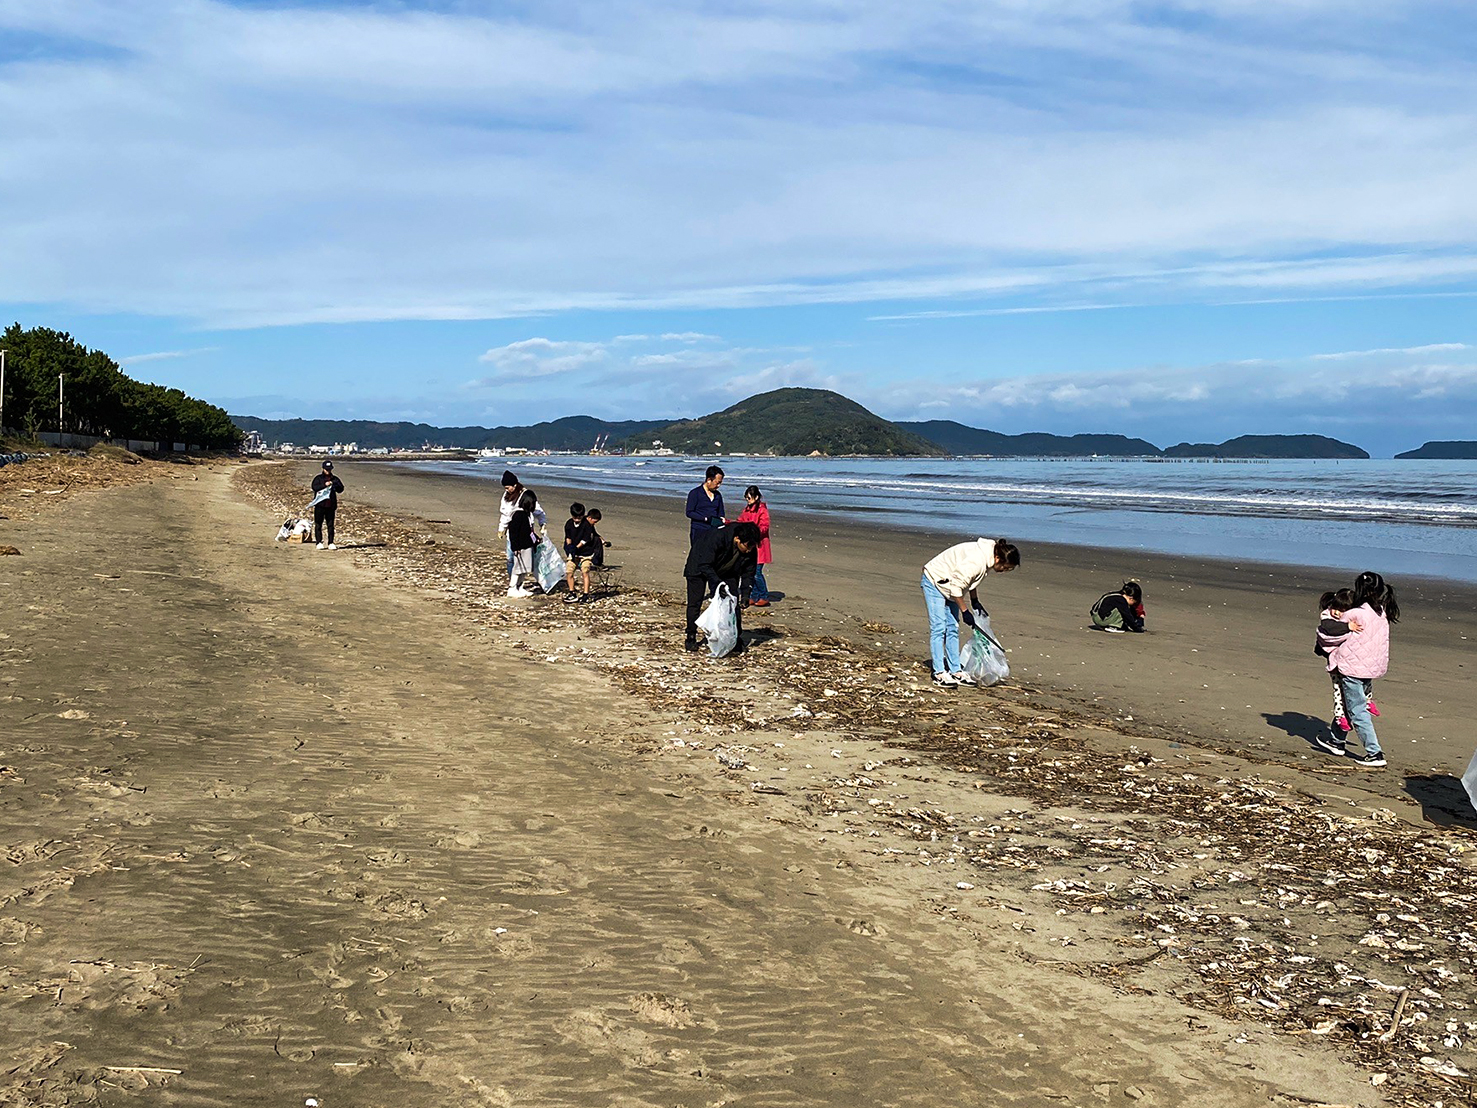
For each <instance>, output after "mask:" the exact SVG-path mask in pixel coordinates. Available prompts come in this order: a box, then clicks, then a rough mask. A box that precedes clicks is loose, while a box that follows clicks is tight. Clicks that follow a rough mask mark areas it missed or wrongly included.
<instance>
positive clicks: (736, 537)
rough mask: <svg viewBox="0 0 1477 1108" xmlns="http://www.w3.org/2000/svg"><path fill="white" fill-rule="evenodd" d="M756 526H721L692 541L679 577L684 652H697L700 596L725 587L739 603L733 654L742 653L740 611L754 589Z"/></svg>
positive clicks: (757, 544) (741, 613) (745, 524)
mask: <svg viewBox="0 0 1477 1108" xmlns="http://www.w3.org/2000/svg"><path fill="white" fill-rule="evenodd" d="M759 539H760V535H759V525H758V524H755V523H725V524H723V525H722V526H721V527H714V528H712V529H711V530H708V531H704V532H703V533H702V534H701V535H699V536H697V538H696V539H695V540H693V544H692V549H691V550H690V551H689V552H688V555H687V566H686V567H685V568H684V569H683V571H682V575H683V576H684V577H685V578H686V579H687V639H686V642H685V643H684V644H683V645H684V647H685V648H686V649H687V650H697V649H698V644H697V617H698V612H699V611H700V610H701V609H702V606H703V597H704V596H706V595H707V594H708V592H709V591H710V590H711V591H712V592H714V593H716V592H717V591H718V586H719V585H727V586H728V588H729V591H731V592H732V593H733V594H734V595H735V596H736V597H738V602H739V641H738V645H737V646H736V647H734V648H733V652H734V653H735V654H738V653H741V652H742V651H743V650H744V640H743V630H744V628H743V609H744V608H746V607H747V606H748V603H749V592H750V590H751V589H753V587H754V566H755V565H756V564H757V562H756V561H755V559H756V558H757V557H758V550H759Z"/></svg>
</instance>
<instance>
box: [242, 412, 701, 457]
mask: <svg viewBox="0 0 1477 1108" xmlns="http://www.w3.org/2000/svg"><path fill="white" fill-rule="evenodd" d="M231 418H232V419H233V420H234V421H235V423H236V426H237V427H240V428H241V430H243V431H258V432H260V433H261V436H262V438H264V439H266V441H267V442H268V443H271V444H273V445H280V444H282V443H284V442H290V443H293V444H295V445H297V446H312V445H315V444H317V445H322V446H332V445H333V444H334V443H349V442H352V443H357V444H358V445H359V447H360V449H362V450H374V449H377V448H380V447H386V448H388V449H390V450H415V449H418V448H419V447H422V446H425V445H427V444H430V445H432V446H449V447H453V448H456V449H461V450H481V449H483V448H484V447H494V446H520V447H523V448H525V449H527V450H589V449H590V448H591V447H592V446H594V445H595V440H596V439H602V440H603V439H605V438H606V437H607V436H608V437H609V439H610V441H611V442H612V443H614V442H616V441H618V440H621V439H624V438H626V437H628V436H630V435H636V434H640V433H641V432H643V431H650V430H652V429H653V428H657V427H666V426H667V425H668V424H669V423H671V422H672V421H671V420H669V419H628V420H624V421H621V422H615V423H612V422H610V421H608V420H604V419H596V418H595V417H594V416H565V417H564V418H563V419H555V420H550V421H548V422H545V423H535V424H532V425H531V426H528V427H432V426H431V425H430V424H428V423H375V422H372V421H370V420H363V419H258V418H257V417H256V416H244V415H233V416H232V417H231Z"/></svg>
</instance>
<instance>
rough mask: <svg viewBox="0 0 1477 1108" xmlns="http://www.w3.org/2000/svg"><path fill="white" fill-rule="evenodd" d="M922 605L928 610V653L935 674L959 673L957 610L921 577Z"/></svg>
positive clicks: (930, 582) (928, 581)
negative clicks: (931, 658)
mask: <svg viewBox="0 0 1477 1108" xmlns="http://www.w3.org/2000/svg"><path fill="white" fill-rule="evenodd" d="M922 585H923V606H924V607H925V608H927V609H928V650H929V653H930V654H932V655H933V672H934V673H958V672H959V608H958V607H957V606H956V605H955V603H954V602H953V601H952V600H950V599H949V598H948V597H946V596H944V594H943V593H941V592H939V587H938V586H937V585H935V584H934V583H933V582H932V581H930V580H929V579H928V574H926V573H925V574H924V575H923V580H922Z"/></svg>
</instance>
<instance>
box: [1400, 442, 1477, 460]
mask: <svg viewBox="0 0 1477 1108" xmlns="http://www.w3.org/2000/svg"><path fill="white" fill-rule="evenodd" d="M1395 457H1397V458H1440V459H1442V460H1443V461H1454V460H1458V459H1466V458H1477V442H1467V441H1463V440H1461V439H1457V440H1456V441H1447V442H1439V441H1437V442H1428V443H1426V444H1425V445H1424V446H1420V447H1417V448H1416V449H1414V450H1407V451H1406V452H1405V453H1404V454H1396V455H1395Z"/></svg>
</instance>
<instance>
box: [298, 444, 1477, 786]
mask: <svg viewBox="0 0 1477 1108" xmlns="http://www.w3.org/2000/svg"><path fill="white" fill-rule="evenodd" d="M299 470H300V472H306V469H304V468H302V467H299ZM351 471H352V472H355V473H361V472H362V473H364V474H365V477H364V478H363V479H358V480H359V481H360V486H361V487H360V490H359V491H358V492H354V491H353V490H351V493H350V495H351V496H361V497H364V498H365V499H366V501H367V502H369V503H373V504H374V505H376V506H378V507H381V508H384V509H386V510H389V511H393V512H399V513H408V514H412V515H417V516H420V517H422V518H426V517H431V518H438V519H447V520H450V521H451V523H450V525H449V527H450V532H451V534H454V535H456V536H457V537H458V538H459V539H460V541H464V542H469V543H475V544H479V545H484V546H491V545H494V544H495V536H494V532H495V529H496V500H497V496H498V495H499V494H500V488H499V487H498V486H496V485H492V486H491V487H488V486H489V484H490V483H489V482H487V481H485V480H479V479H476V478H472V477H462V476H457V475H450V474H440V473H432V472H427V471H423V470H416V469H409V468H390V467H383V466H376V467H374V468H373V469H372V470H359V469H358V468H357V467H352V468H351V467H347V466H346V467H345V474H347V473H349V472H351ZM535 488H536V491H537V492H538V493H539V494H540V497H541V500H542V503H543V504H544V507H545V510H546V511H547V513H548V514H549V517H550V520H551V523H552V524H553V525H554V526H555V528H556V533H557V528H558V527H560V526H562V521H563V518H564V514H565V513H564V509H565V508H566V507H567V505H568V503H569V502H570V501H571V500H573V499H580V500H583V501H584V502H585V503H586V504H587V505H599V506H600V507H601V508H602V509H603V510H604V511H605V515H606V518H605V521H604V524H603V525H602V529H601V530H602V533H603V534H604V535H605V537H606V538H607V539H609V540H611V541H612V542H614V543H615V544H616V545H615V547H614V548H613V549H612V550H611V551H610V552H609V553H608V558H609V560H610V561H612V562H619V563H621V564H622V565H623V566H624V567H625V569H624V572H625V573H626V575H627V577H628V579H629V580H630V581H632V582H636V583H641V584H643V585H647V586H649V587H655V588H659V589H663V590H665V591H669V592H675V591H677V589H678V588H679V587H680V580H681V578H680V575H681V564H682V560H683V559H684V558H685V556H686V549H687V539H686V520H685V518H684V517H683V516H682V514H681V505H680V503H676V504H673V503H669V502H668V501H667V500H666V499H665V498H661V497H650V496H644V495H639V494H632V493H608V492H592V491H590V490H581V489H577V488H568V487H560V486H556V485H546V486H542V487H539V486H536V487H535ZM771 511H772V512H773V513H774V526H775V563H774V566H773V569H772V570H771V571H770V572H769V573H767V576H768V577H769V578H770V587H771V588H772V589H774V590H776V591H777V592H780V593H782V594H789V595H788V596H787V597H786V599H783V600H781V601H779V602H778V603H776V604H775V605H774V607H772V608H771V609H769V610H768V614H758V613H757V611H755V612H751V614H750V617H749V620H748V623H747V626H750V627H757V626H760V625H762V621H764V620H768V621H770V622H771V623H775V622H779V623H783V622H785V621H786V620H792V619H803V620H805V621H808V622H809V623H812V624H814V625H815V626H816V627H822V628H824V629H825V632H826V633H828V634H832V635H836V636H837V637H840V638H843V639H847V640H848V641H853V642H858V643H862V642H865V643H866V644H867V645H868V646H869V647H871V648H872V649H878V646H877V644H878V643H879V642H880V643H881V649H884V650H886V651H887V652H889V653H898V654H901V655H902V656H905V657H908V658H910V659H912V660H914V661H916V662H917V663H918V664H919V665H920V666H923V669H924V671H925V672H926V665H925V664H924V663H925V661H926V659H927V656H928V648H927V638H926V621H925V619H924V615H923V608H922V603H921V600H920V598H919V596H918V585H917V577H918V573H919V572H920V570H919V568H917V567H921V566H922V564H923V562H924V561H926V560H927V559H928V558H929V557H931V556H932V555H933V554H934V553H937V551H938V550H940V549H942V548H943V547H945V546H947V545H950V544H952V543H954V542H959V541H962V540H963V539H965V538H969V537H973V536H961V535H957V534H949V533H944V532H928V531H912V530H903V529H899V528H890V527H888V526H886V525H885V524H882V523H879V522H878V521H876V520H874V519H871V518H868V519H866V520H865V532H861V531H860V530H859V529H857V528H849V527H847V526H845V525H844V524H843V523H841V522H839V521H831V520H825V519H818V518H813V519H804V518H799V519H797V518H794V517H792V516H790V515H788V514H787V513H785V511H784V509H783V506H782V505H779V506H777V505H773V504H772V505H771ZM1004 537H1010V536H1008V535H1007V536H1004ZM1022 555H1023V565H1022V568H1021V570H1019V571H1018V572H1016V573H1013V574H1010V575H1008V576H1006V577H1002V578H992V579H990V580H988V581H987V582H986V586H985V589H984V590H983V594H982V599H983V600H984V603H985V605H986V606H987V607H988V608H989V609H990V612H991V614H992V617H993V622H994V625H995V629H996V631H997V633H998V634H999V636H1000V638H1001V639H1002V641H1003V642H1004V643H1005V645H1006V646H1007V647H1008V648H1009V650H1010V661H1011V667H1012V671H1013V683H1014V684H1015V685H1016V686H1017V687H1020V688H1024V689H1026V690H1028V691H1029V693H1030V695H1032V696H1033V697H1036V698H1039V702H1040V703H1041V704H1042V705H1043V706H1045V707H1055V708H1062V707H1071V708H1074V709H1076V710H1079V711H1082V712H1084V713H1088V714H1097V715H1102V716H1104V717H1106V718H1107V719H1110V720H1111V719H1121V720H1124V721H1131V722H1132V723H1133V725H1134V727H1135V728H1137V729H1145V730H1148V731H1151V732H1152V733H1154V734H1157V735H1160V736H1161V737H1165V738H1176V737H1180V738H1183V737H1191V738H1193V739H1194V740H1196V741H1199V742H1203V743H1205V744H1207V745H1209V746H1212V747H1214V748H1216V749H1221V750H1225V751H1228V752H1234V753H1237V754H1242V755H1246V756H1251V757H1256V758H1260V759H1266V760H1271V761H1279V762H1283V763H1286V764H1290V765H1296V766H1300V767H1302V768H1305V769H1307V770H1309V771H1311V772H1315V773H1319V774H1329V773H1334V772H1338V773H1342V772H1344V767H1343V766H1342V765H1341V764H1340V763H1338V762H1337V761H1335V760H1331V759H1328V758H1327V757H1326V756H1323V755H1318V754H1316V753H1314V752H1312V748H1311V746H1310V744H1309V743H1308V742H1307V738H1309V737H1311V735H1312V734H1313V733H1314V730H1315V729H1317V728H1319V727H1322V726H1324V725H1326V722H1327V716H1328V715H1329V714H1330V711H1329V695H1328V684H1329V681H1328V678H1327V676H1326V675H1325V673H1324V671H1323V670H1322V669H1321V667H1320V663H1319V661H1318V659H1316V658H1315V657H1314V655H1313V653H1312V645H1311V644H1312V628H1313V626H1314V623H1315V622H1316V616H1317V613H1316V611H1315V610H1314V607H1315V605H1316V604H1317V597H1318V595H1319V593H1321V592H1322V591H1323V590H1324V589H1326V588H1335V587H1340V586H1342V585H1345V584H1347V583H1348V579H1349V578H1350V577H1351V576H1352V575H1350V574H1348V573H1347V572H1346V571H1340V570H1326V571H1319V570H1310V569H1306V568H1303V567H1293V566H1285V565H1278V564H1276V563H1274V562H1270V561H1262V560H1252V559H1247V560H1245V561H1234V562H1233V561H1221V560H1217V559H1209V558H1187V557H1182V556H1176V555H1163V554H1149V553H1143V552H1137V551H1131V552H1125V551H1115V550H1107V549H1100V548H1092V547H1075V546H1064V545H1060V544H1049V543H1031V544H1029V545H1028V546H1025V547H1023V549H1022ZM1370 568H1373V569H1377V570H1379V571H1380V572H1382V573H1384V574H1385V576H1386V577H1387V578H1388V579H1389V580H1391V581H1392V583H1394V584H1395V586H1396V588H1397V590H1398V593H1399V596H1400V601H1401V608H1402V613H1403V618H1402V620H1401V622H1400V623H1399V624H1398V625H1397V627H1396V629H1395V636H1394V647H1393V650H1392V658H1391V671H1390V674H1389V675H1388V676H1387V677H1386V678H1384V679H1382V680H1381V681H1380V682H1379V683H1378V686H1377V689H1378V693H1377V695H1378V698H1379V699H1380V702H1381V704H1382V706H1385V710H1386V714H1385V716H1384V717H1382V719H1381V720H1380V723H1379V731H1380V737H1381V743H1382V745H1383V746H1384V747H1385V749H1386V752H1387V755H1388V756H1389V757H1390V761H1391V765H1390V767H1389V769H1388V770H1387V771H1385V776H1384V777H1383V778H1382V779H1374V778H1376V775H1374V774H1370V773H1365V774H1363V776H1364V777H1366V778H1370V780H1367V781H1365V782H1364V784H1365V785H1366V786H1367V787H1370V788H1374V789H1376V790H1378V791H1381V792H1383V793H1387V794H1388V795H1398V794H1399V793H1400V792H1402V791H1408V790H1407V789H1405V788H1404V787H1403V783H1404V780H1405V778H1406V777H1407V776H1411V775H1413V776H1416V777H1422V776H1427V775H1431V774H1436V775H1440V774H1450V775H1457V776H1459V775H1460V774H1461V772H1462V771H1463V770H1464V769H1465V768H1466V765H1467V761H1468V760H1469V758H1470V757H1471V754H1472V749H1471V745H1470V744H1471V742H1472V739H1471V738H1470V736H1469V728H1468V721H1469V720H1470V719H1472V718H1477V688H1474V687H1473V686H1474V684H1477V683H1473V682H1471V681H1469V679H1468V678H1469V669H1468V667H1467V666H1466V664H1465V661H1466V659H1465V652H1466V650H1467V649H1469V644H1471V643H1477V587H1473V586H1469V585H1466V584H1464V583H1461V582H1452V581H1446V580H1442V579H1429V578H1412V579H1410V580H1408V581H1405V580H1402V579H1401V578H1400V576H1399V573H1398V571H1396V570H1393V569H1392V568H1391V567H1386V566H1372V567H1370ZM1128 577H1134V578H1137V579H1138V580H1140V581H1142V582H1143V584H1144V587H1145V602H1146V606H1147V608H1148V612H1149V627H1150V631H1149V633H1148V634H1146V635H1142V636H1137V635H1135V636H1121V637H1120V636H1108V635H1103V634H1101V633H1097V632H1093V631H1090V630H1088V629H1087V620H1086V610H1087V607H1088V606H1089V605H1090V604H1091V602H1092V601H1093V600H1095V599H1097V597H1098V596H1099V595H1101V594H1102V593H1103V592H1105V591H1107V590H1108V589H1110V588H1113V587H1114V586H1116V585H1117V584H1119V583H1121V581H1122V580H1124V579H1125V578H1128ZM864 620H865V621H870V622H882V623H887V624H890V625H891V626H893V627H895V628H896V629H897V632H898V633H897V634H895V635H888V636H883V637H882V638H881V639H878V638H877V637H876V636H871V637H869V636H868V635H867V633H866V632H865V631H863V630H862V628H861V622H862V621H864ZM674 633H675V632H674ZM1397 782H1398V783H1401V784H1398V785H1397Z"/></svg>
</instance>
